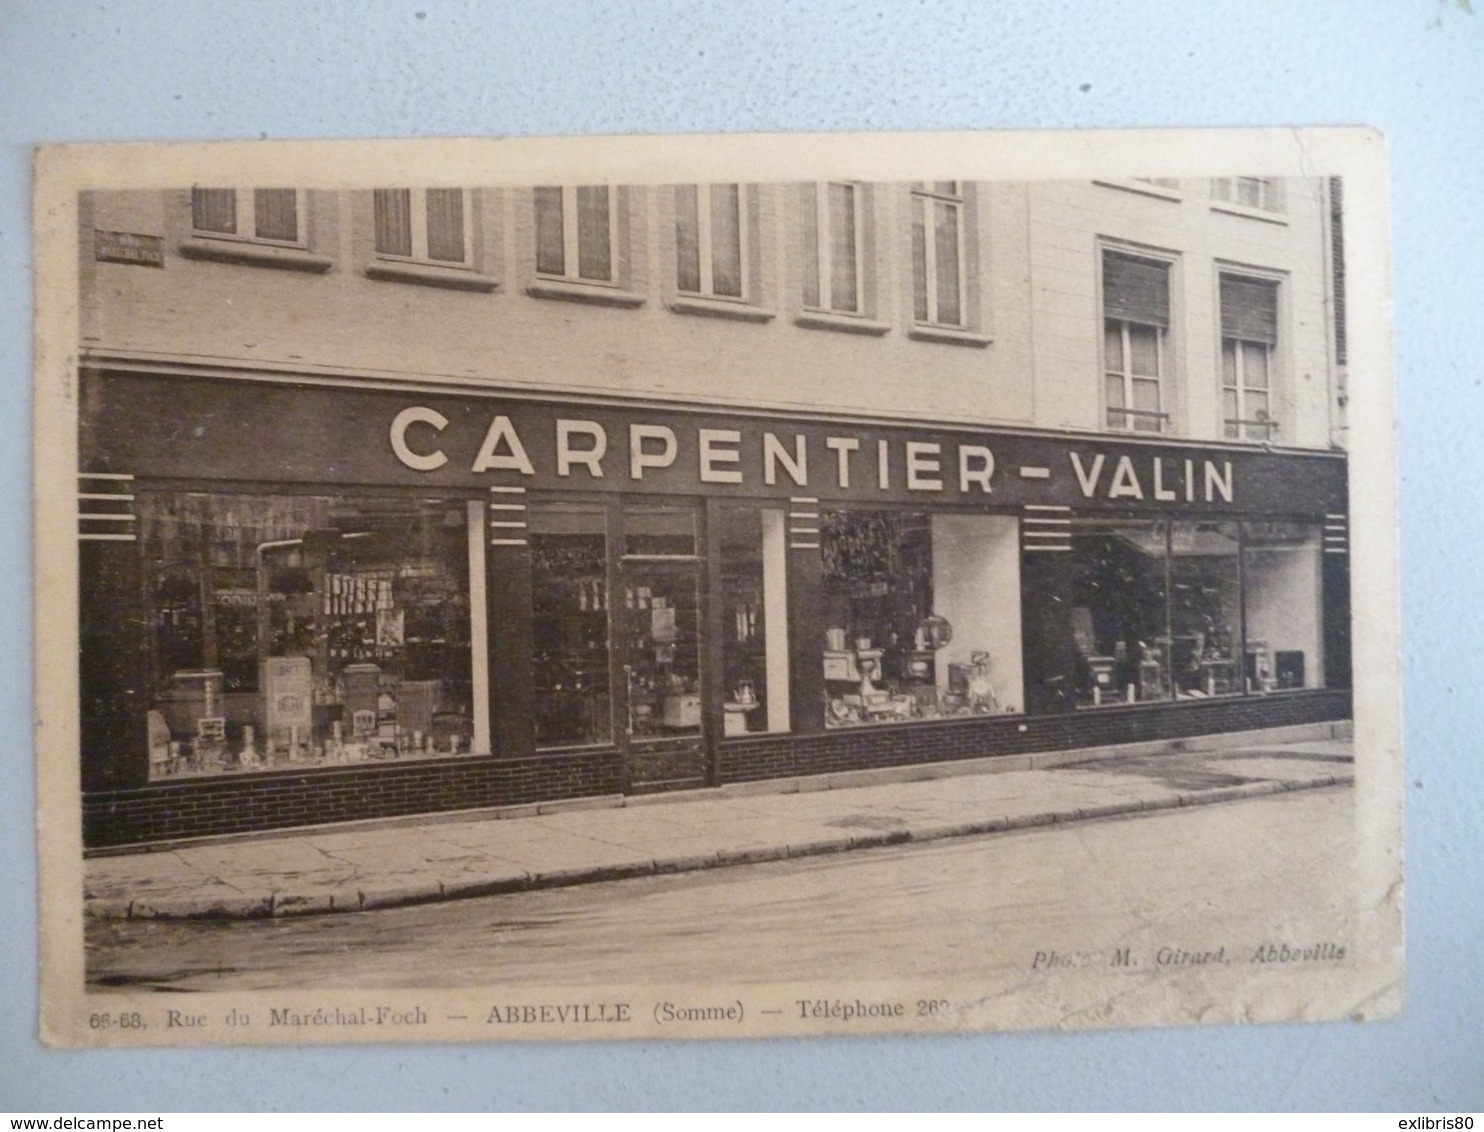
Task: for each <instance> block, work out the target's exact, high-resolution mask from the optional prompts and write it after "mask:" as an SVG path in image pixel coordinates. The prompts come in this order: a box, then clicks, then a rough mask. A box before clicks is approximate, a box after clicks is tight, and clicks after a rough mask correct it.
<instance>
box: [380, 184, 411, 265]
mask: <svg viewBox="0 0 1484 1132" xmlns="http://www.w3.org/2000/svg"><path fill="white" fill-rule="evenodd" d="M411 197H412V193H411V190H409V189H377V190H376V194H375V199H376V250H377V251H378V252H380V253H381V254H382V255H400V256H410V255H412V204H411Z"/></svg>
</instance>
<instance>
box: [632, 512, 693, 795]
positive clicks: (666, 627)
mask: <svg viewBox="0 0 1484 1132" xmlns="http://www.w3.org/2000/svg"><path fill="white" fill-rule="evenodd" d="M697 521H698V511H697V508H696V507H695V506H694V505H692V504H688V503H643V504H638V503H635V504H629V505H627V506H625V507H624V510H623V519H622V532H623V533H622V536H621V538H622V544H621V553H620V554H619V556H618V563H617V574H618V576H617V578H616V579H615V582H616V585H615V587H614V589H615V593H616V594H621V595H622V605H621V606H618V603H617V602H615V606H617V608H615V610H614V612H615V615H616V616H615V628H616V630H617V637H618V643H619V646H620V647H619V649H618V650H615V651H617V652H618V653H619V655H618V657H617V658H616V659H617V660H618V661H619V663H620V665H621V669H622V676H621V680H620V681H619V682H618V683H619V688H618V691H619V697H618V699H619V703H618V713H617V714H618V720H617V722H618V723H619V739H620V743H621V744H622V746H623V748H624V765H625V790H626V791H627V792H630V793H651V792H656V791H661V790H677V789H687V788H694V787H698V786H704V785H705V784H706V782H707V767H708V742H707V740H708V735H707V713H706V710H705V703H706V699H705V696H706V685H707V681H706V679H705V669H706V664H705V658H706V650H705V647H704V644H705V637H706V634H705V631H704V625H705V616H704V611H705V589H704V586H703V572H702V568H701V567H702V560H701V556H700V553H699V548H700V543H699V530H698V522H697Z"/></svg>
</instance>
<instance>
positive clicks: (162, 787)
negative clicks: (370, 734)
mask: <svg viewBox="0 0 1484 1132" xmlns="http://www.w3.org/2000/svg"><path fill="white" fill-rule="evenodd" d="M1350 714H1351V698H1350V693H1349V692H1348V691H1331V692H1301V693H1295V694H1292V695H1277V696H1266V697H1260V698H1250V699H1231V700H1204V701H1199V702H1194V703H1183V704H1174V705H1168V704H1166V705H1160V706H1153V705H1144V706H1133V707H1126V708H1125V707H1109V708H1102V709H1099V710H1097V711H1080V712H1074V713H1071V714H1068V715H1056V716H1019V715H1010V716H994V717H979V718H970V719H963V720H945V721H942V722H939V723H931V724H904V725H900V726H881V727H870V728H866V727H862V728H853V729H849V730H841V731H833V732H827V733H825V734H822V735H806V736H800V735H793V736H775V737H768V738H758V739H746V740H743V739H734V740H728V741H727V742H725V743H723V744H722V745H721V750H720V755H719V759H720V765H719V767H718V772H719V773H718V781H719V782H721V783H728V782H749V781H757V780H760V779H767V778H782V777H789V776H793V775H808V774H825V773H830V772H834V771H844V770H865V769H872V768H877V767H887V766H907V765H912V764H916V763H929V762H946V761H952V760H954V759H972V758H983V757H985V756H990V755H1013V754H1024V753H1027V752H1032V751H1052V750H1073V749H1076V748H1078V747H1091V746H1104V745H1107V744H1112V743H1136V742H1142V741H1146V740H1151V739H1179V738H1186V737H1192V736H1197V735H1208V734H1215V733H1219V732H1227V731H1245V730H1253V729H1257V728H1266V727H1283V726H1288V725H1292V724H1303V723H1320V722H1325V721H1329V720H1338V719H1348V718H1349V717H1350ZM622 784H623V767H622V761H621V757H620V754H619V752H618V751H616V750H600V751H583V752H580V753H570V754H556V755H544V756H541V757H535V758H527V759H469V760H461V761H457V762H437V763H409V764H406V765H402V766H386V767H378V768H375V769H372V770H341V769H335V770H322V771H308V772H301V773H297V774H274V775H252V776H243V777H228V778H216V779H198V780H195V781H192V782H172V783H163V784H157V785H154V786H149V787H145V788H142V789H137V790H119V791H111V792H100V793H95V794H89V795H85V796H84V799H83V840H84V844H85V845H87V846H88V847H89V848H105V847H109V846H118V845H130V844H142V843H148V842H152V841H165V840H170V839H175V838H184V837H202V836H212V835H220V834H229V833H242V832H247V831H250V830H264V829H284V828H289V827H293V826H305V825H320V824H324V823H329V822H339V821H356V820H361V819H365V818H382V817H397V816H402V815H408V814H420V813H437V812H440V811H447V810H462V809H472V808H477V807H481V806H504V805H521V804H527V803H532V802H543V801H559V800H565V799H571V798H587V797H596V796H600V795H604V794H616V793H618V792H619V791H620V790H621V789H622Z"/></svg>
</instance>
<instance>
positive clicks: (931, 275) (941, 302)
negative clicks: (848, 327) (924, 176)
mask: <svg viewBox="0 0 1484 1132" xmlns="http://www.w3.org/2000/svg"><path fill="white" fill-rule="evenodd" d="M963 220H964V198H963V192H962V189H961V188H960V185H959V183H958V182H957V181H919V182H917V183H915V184H914V185H913V186H912V317H913V319H914V320H915V321H917V322H920V323H928V324H931V325H936V326H963V325H964V302H963V292H964V286H963V262H964V256H963V246H964V224H963Z"/></svg>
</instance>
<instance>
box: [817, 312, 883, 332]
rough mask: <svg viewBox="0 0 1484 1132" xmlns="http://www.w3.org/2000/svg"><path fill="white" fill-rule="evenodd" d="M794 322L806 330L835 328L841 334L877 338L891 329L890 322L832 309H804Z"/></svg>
mask: <svg viewBox="0 0 1484 1132" xmlns="http://www.w3.org/2000/svg"><path fill="white" fill-rule="evenodd" d="M794 324H795V325H797V326H802V327H804V328H805V329H806V330H835V331H839V332H840V333H841V334H868V335H871V336H872V337H875V338H879V337H881V335H883V334H887V333H889V332H890V331H891V323H889V322H877V321H875V320H874V319H870V318H864V317H862V316H861V315H858V314H836V313H834V312H833V311H805V312H804V313H803V314H801V315H799V316H798V317H797V318H795V319H794Z"/></svg>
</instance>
